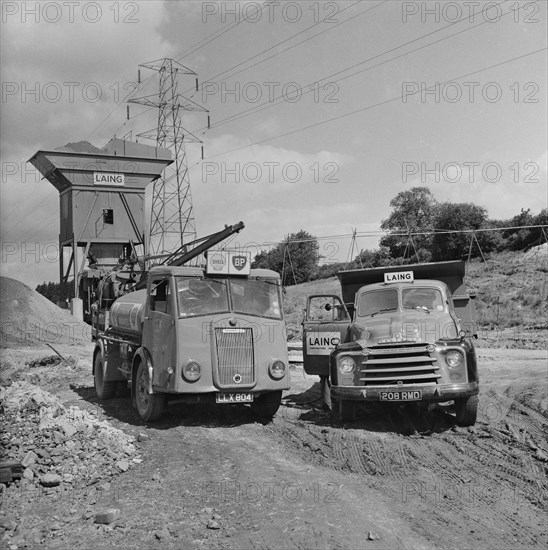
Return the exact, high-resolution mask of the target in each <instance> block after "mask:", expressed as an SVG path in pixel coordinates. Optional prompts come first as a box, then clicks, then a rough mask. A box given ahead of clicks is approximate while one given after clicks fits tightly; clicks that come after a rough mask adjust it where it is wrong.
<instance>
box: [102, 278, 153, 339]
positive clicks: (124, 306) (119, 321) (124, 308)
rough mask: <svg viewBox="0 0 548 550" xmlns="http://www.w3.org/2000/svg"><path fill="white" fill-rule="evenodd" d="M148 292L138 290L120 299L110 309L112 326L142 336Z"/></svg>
mask: <svg viewBox="0 0 548 550" xmlns="http://www.w3.org/2000/svg"><path fill="white" fill-rule="evenodd" d="M146 299H147V291H146V289H143V290H136V291H135V292H130V293H129V294H125V295H124V296H121V297H120V298H118V299H117V300H116V301H115V302H114V303H113V304H112V307H111V308H110V312H109V323H110V326H111V327H113V328H115V329H118V330H122V331H124V332H133V333H136V334H141V332H142V328H143V317H144V314H145V302H146Z"/></svg>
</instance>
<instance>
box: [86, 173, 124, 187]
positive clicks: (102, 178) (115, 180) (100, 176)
mask: <svg viewBox="0 0 548 550" xmlns="http://www.w3.org/2000/svg"><path fill="white" fill-rule="evenodd" d="M93 185H125V177H124V174H116V173H114V174H113V173H106V172H93Z"/></svg>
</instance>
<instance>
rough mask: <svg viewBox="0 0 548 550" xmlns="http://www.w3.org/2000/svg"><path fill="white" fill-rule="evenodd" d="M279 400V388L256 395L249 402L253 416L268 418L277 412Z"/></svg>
mask: <svg viewBox="0 0 548 550" xmlns="http://www.w3.org/2000/svg"><path fill="white" fill-rule="evenodd" d="M281 402H282V392H281V390H280V391H271V392H268V393H263V395H259V397H256V398H255V399H254V401H253V402H252V403H251V410H252V411H253V414H255V416H258V417H259V418H266V419H269V420H270V419H272V417H273V416H274V415H275V414H276V413H277V412H278V409H279V408H280V403H281Z"/></svg>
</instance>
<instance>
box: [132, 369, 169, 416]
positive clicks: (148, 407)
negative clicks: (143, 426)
mask: <svg viewBox="0 0 548 550" xmlns="http://www.w3.org/2000/svg"><path fill="white" fill-rule="evenodd" d="M165 404H166V396H165V394H164V393H148V368H147V365H146V363H145V362H144V361H141V362H140V363H139V366H138V367H137V375H136V379H135V405H136V407H137V412H138V413H139V416H140V417H141V419H142V420H144V421H145V422H152V421H154V420H158V419H159V418H160V417H161V416H162V413H163V412H164V407H165Z"/></svg>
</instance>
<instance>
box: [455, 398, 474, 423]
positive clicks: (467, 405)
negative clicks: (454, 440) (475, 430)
mask: <svg viewBox="0 0 548 550" xmlns="http://www.w3.org/2000/svg"><path fill="white" fill-rule="evenodd" d="M478 403H479V395H477V394H476V395H471V396H470V397H460V398H459V399H455V416H456V417H457V424H458V425H459V426H473V425H474V424H475V423H476V419H477V417H478Z"/></svg>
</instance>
